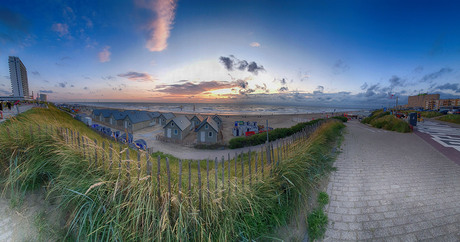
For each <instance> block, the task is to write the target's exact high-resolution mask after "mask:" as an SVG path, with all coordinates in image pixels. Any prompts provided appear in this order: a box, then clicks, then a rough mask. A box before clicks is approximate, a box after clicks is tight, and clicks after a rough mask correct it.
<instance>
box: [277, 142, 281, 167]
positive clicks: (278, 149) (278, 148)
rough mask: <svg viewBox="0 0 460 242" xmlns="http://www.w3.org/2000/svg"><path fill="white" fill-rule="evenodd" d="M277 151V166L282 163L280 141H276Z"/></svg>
mask: <svg viewBox="0 0 460 242" xmlns="http://www.w3.org/2000/svg"><path fill="white" fill-rule="evenodd" d="M276 151H277V152H278V161H277V166H279V165H280V159H281V155H280V151H281V150H280V143H279V141H278V142H277V143H276Z"/></svg>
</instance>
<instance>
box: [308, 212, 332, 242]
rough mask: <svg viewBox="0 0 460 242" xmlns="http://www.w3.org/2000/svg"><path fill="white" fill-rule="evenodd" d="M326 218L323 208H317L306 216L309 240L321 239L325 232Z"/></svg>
mask: <svg viewBox="0 0 460 242" xmlns="http://www.w3.org/2000/svg"><path fill="white" fill-rule="evenodd" d="M327 222H328V218H327V215H326V214H325V213H324V212H323V209H321V208H317V209H316V210H314V211H313V212H312V213H310V214H309V215H308V217H307V223H308V237H309V240H310V241H314V240H317V239H321V238H322V237H323V236H324V233H326V226H327Z"/></svg>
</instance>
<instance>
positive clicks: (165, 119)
mask: <svg viewBox="0 0 460 242" xmlns="http://www.w3.org/2000/svg"><path fill="white" fill-rule="evenodd" d="M174 117H175V115H174V114H173V113H162V114H160V117H158V123H159V124H160V125H165V124H167V123H168V122H169V121H170V120H171V119H172V118H174Z"/></svg>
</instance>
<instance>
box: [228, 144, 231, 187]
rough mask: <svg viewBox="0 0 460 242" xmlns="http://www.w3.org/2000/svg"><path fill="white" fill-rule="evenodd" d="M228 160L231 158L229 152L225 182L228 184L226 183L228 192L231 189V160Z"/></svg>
mask: <svg viewBox="0 0 460 242" xmlns="http://www.w3.org/2000/svg"><path fill="white" fill-rule="evenodd" d="M230 161H231V160H230V153H228V179H227V183H228V184H227V189H228V194H230V191H231V189H230V173H231V172H230V171H231V169H230V163H231V162H230Z"/></svg>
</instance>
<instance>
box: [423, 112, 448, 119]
mask: <svg viewBox="0 0 460 242" xmlns="http://www.w3.org/2000/svg"><path fill="white" fill-rule="evenodd" d="M442 115H443V114H442V113H440V112H434V111H433V112H430V111H425V112H421V113H420V116H422V117H424V118H434V117H439V116H442Z"/></svg>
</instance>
